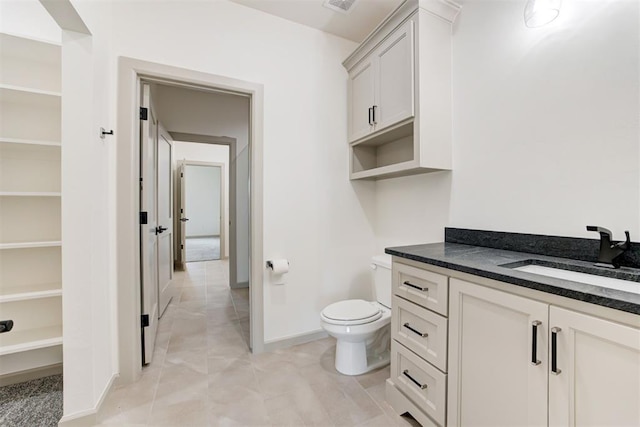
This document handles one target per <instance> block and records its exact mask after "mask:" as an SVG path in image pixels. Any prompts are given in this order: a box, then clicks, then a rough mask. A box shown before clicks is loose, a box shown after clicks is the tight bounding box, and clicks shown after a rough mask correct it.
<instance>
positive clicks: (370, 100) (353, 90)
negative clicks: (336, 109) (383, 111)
mask: <svg viewBox="0 0 640 427" xmlns="http://www.w3.org/2000/svg"><path fill="white" fill-rule="evenodd" d="M373 72H374V67H373V63H372V62H371V59H365V60H364V62H363V63H362V64H360V65H359V66H358V67H356V68H355V69H354V70H352V71H351V72H350V73H349V91H350V92H349V141H355V140H357V139H360V138H362V137H364V136H366V135H368V134H369V133H370V132H371V131H372V130H373V126H372V124H371V123H373V122H372V119H373V117H372V116H373V105H374V103H375V100H374V82H373V79H374V77H373Z"/></svg>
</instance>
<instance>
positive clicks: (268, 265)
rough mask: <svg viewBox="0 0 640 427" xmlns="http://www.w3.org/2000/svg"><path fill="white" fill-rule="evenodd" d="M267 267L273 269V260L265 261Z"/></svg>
mask: <svg viewBox="0 0 640 427" xmlns="http://www.w3.org/2000/svg"><path fill="white" fill-rule="evenodd" d="M287 264H288V265H289V261H287ZM267 268H270V269H271V270H273V261H271V260H269V261H267Z"/></svg>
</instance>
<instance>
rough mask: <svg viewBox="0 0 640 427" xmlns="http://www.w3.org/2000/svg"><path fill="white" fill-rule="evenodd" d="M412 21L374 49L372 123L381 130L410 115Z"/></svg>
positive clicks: (411, 103) (412, 80)
mask: <svg viewBox="0 0 640 427" xmlns="http://www.w3.org/2000/svg"><path fill="white" fill-rule="evenodd" d="M413 49H414V46H413V21H408V22H406V23H405V24H404V25H403V26H401V27H400V28H398V29H397V30H396V31H395V32H394V33H393V34H391V36H389V38H388V39H387V40H385V42H384V43H383V44H382V45H381V46H380V48H378V49H377V50H376V52H375V55H376V61H375V63H376V65H377V67H378V69H377V73H376V76H377V80H376V96H375V98H376V104H375V105H374V124H375V127H376V131H380V130H383V129H385V128H387V127H389V126H392V125H394V124H396V123H398V122H401V121H402V120H405V119H408V118H410V117H412V116H413V108H414V103H413V95H414V66H413V58H414V53H413V52H414V51H413Z"/></svg>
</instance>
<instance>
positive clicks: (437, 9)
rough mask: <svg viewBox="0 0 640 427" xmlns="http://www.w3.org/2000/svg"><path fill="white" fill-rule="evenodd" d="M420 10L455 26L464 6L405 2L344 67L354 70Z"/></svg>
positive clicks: (445, 0)
mask: <svg viewBox="0 0 640 427" xmlns="http://www.w3.org/2000/svg"><path fill="white" fill-rule="evenodd" d="M418 9H423V10H424V11H426V12H427V13H429V14H431V15H434V16H436V17H438V18H440V19H442V20H444V21H446V22H448V23H450V24H453V23H454V22H455V20H456V17H457V16H458V14H459V13H460V10H461V9H462V6H461V5H459V4H458V3H455V2H453V1H451V0H405V1H404V2H402V3H401V4H400V5H399V6H398V7H397V8H396V9H395V10H394V11H393V12H391V13H390V14H389V15H388V16H387V17H386V18H385V19H384V20H383V21H382V22H381V23H380V24H378V26H376V28H374V29H373V31H372V32H371V33H369V35H368V36H367V37H366V38H365V39H364V40H363V41H362V43H360V45H359V46H358V47H357V48H356V50H354V51H353V52H352V53H351V55H349V56H348V57H347V58H346V59H345V60H344V61H343V62H342V65H343V66H344V67H345V68H346V69H347V70H350V69H351V68H353V66H354V65H356V64H357V63H358V62H359V61H360V60H361V59H362V58H363V57H364V56H366V55H367V53H368V52H370V51H371V50H372V49H374V48H375V47H376V46H377V45H378V44H380V43H381V42H382V41H383V40H384V39H385V37H386V36H387V35H388V34H389V33H390V32H391V31H392V30H393V29H394V28H396V27H397V26H399V25H400V24H402V23H403V22H404V21H406V20H407V19H408V18H409V17H411V16H412V15H413V14H414V13H416V11H417V10H418Z"/></svg>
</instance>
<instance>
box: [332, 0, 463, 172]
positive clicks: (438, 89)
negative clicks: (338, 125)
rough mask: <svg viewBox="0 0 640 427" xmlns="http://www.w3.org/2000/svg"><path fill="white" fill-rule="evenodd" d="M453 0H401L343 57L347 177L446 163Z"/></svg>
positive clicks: (424, 169) (428, 169) (445, 166)
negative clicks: (346, 112) (346, 92)
mask: <svg viewBox="0 0 640 427" xmlns="http://www.w3.org/2000/svg"><path fill="white" fill-rule="evenodd" d="M459 11H460V7H459V6H458V5H456V4H455V3H453V2H446V3H440V2H432V1H426V0H406V1H405V2H403V3H402V4H401V5H400V6H399V7H398V8H397V9H396V10H395V11H394V12H393V13H392V14H391V15H389V16H388V17H387V18H386V19H385V20H384V21H383V22H382V23H381V24H380V25H379V26H378V27H377V28H376V29H375V30H374V31H373V32H372V33H371V34H370V35H369V36H368V37H367V38H366V39H365V40H364V41H363V42H362V44H361V45H360V46H359V47H358V48H357V49H356V50H355V51H354V52H353V53H352V54H351V55H350V56H349V57H348V58H347V59H346V60H345V61H344V62H343V65H344V67H345V68H346V69H347V72H348V73H349V79H348V105H349V107H348V111H349V117H348V122H349V126H348V142H349V152H350V177H351V179H378V178H387V177H394V176H402V175H411V174H416V173H425V172H434V171H439V170H449V169H451V31H452V30H451V25H452V23H453V21H454V20H455V18H456V16H457V14H458V12H459Z"/></svg>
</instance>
